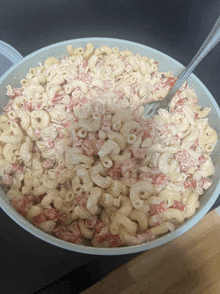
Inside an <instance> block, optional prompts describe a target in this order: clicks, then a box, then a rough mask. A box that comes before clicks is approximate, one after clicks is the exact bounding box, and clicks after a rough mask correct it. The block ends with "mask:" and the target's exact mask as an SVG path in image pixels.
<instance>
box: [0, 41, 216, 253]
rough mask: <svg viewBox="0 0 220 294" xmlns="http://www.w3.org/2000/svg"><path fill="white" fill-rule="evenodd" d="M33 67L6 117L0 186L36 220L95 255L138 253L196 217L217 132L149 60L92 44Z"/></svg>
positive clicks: (191, 97)
mask: <svg viewBox="0 0 220 294" xmlns="http://www.w3.org/2000/svg"><path fill="white" fill-rule="evenodd" d="M67 52H68V54H69V56H65V57H64V58H62V60H59V59H57V58H55V57H49V58H48V59H46V60H45V62H44V63H43V64H42V63H39V66H37V67H35V68H31V69H30V71H29V73H28V74H27V76H26V78H25V79H22V80H21V82H20V83H21V85H22V87H21V88H12V87H11V86H7V95H8V96H9V97H10V98H11V99H10V100H9V102H8V104H7V105H6V106H5V107H4V113H3V114H2V115H0V183H1V184H2V185H4V189H5V191H6V193H7V196H8V197H9V199H10V200H11V204H12V206H13V207H14V209H15V210H16V211H18V212H19V213H20V214H21V215H22V216H23V217H25V218H26V219H27V220H28V221H29V222H31V223H32V224H33V225H35V226H36V227H38V228H39V229H41V230H43V231H44V232H46V233H48V234H50V235H52V236H55V237H57V238H59V239H61V240H64V241H67V242H71V243H74V244H80V245H86V246H94V247H106V248H108V247H119V246H128V245H129V246H130V245H137V244H142V243H144V242H148V241H151V240H154V239H155V238H158V237H160V236H161V235H163V234H165V233H168V232H169V231H173V230H174V229H175V228H176V227H177V226H179V225H180V224H182V223H183V222H184V221H185V220H187V219H189V218H191V217H192V216H193V215H194V213H195V211H196V209H197V208H198V207H199V196H201V195H202V194H203V193H204V190H207V189H208V188H209V187H210V186H211V185H212V180H211V179H210V178H209V177H210V176H211V175H212V174H213V173H214V171H215V168H214V165H213V162H212V160H211V157H210V154H211V152H212V151H213V149H214V146H215V144H216V141H217V133H216V131H215V130H214V129H212V128H211V127H210V126H209V124H208V118H206V116H207V115H208V114H209V112H210V110H211V109H210V108H207V107H205V108H204V109H201V107H200V106H198V105H197V102H198V98H197V97H196V93H195V91H194V90H193V89H191V88H190V87H189V86H188V84H187V83H186V82H185V83H184V84H183V85H182V87H181V88H180V90H179V91H178V92H177V94H176V95H175V96H174V98H173V99H172V102H171V104H170V111H169V112H168V111H167V110H165V109H160V110H159V112H158V114H156V115H154V117H153V118H148V117H145V116H144V115H143V111H144V107H143V104H147V103H148V102H150V101H154V100H159V99H163V98H164V97H165V96H166V94H167V93H168V92H169V90H170V89H171V88H172V86H173V85H174V83H175V82H176V78H174V77H173V75H172V72H170V71H168V72H159V70H158V63H157V62H155V61H154V59H152V58H147V57H146V56H143V57H141V56H140V55H139V54H136V55H134V54H133V53H132V52H131V51H129V50H124V51H119V49H118V48H116V47H114V48H110V47H108V46H102V47H101V48H99V49H95V48H94V46H93V45H92V44H91V43H89V44H87V46H86V47H85V49H84V48H81V47H80V48H73V47H72V46H71V45H68V46H67Z"/></svg>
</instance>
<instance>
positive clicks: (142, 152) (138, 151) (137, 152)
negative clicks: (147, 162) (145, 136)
mask: <svg viewBox="0 0 220 294" xmlns="http://www.w3.org/2000/svg"><path fill="white" fill-rule="evenodd" d="M131 152H132V155H133V156H134V157H135V158H138V159H144V158H145V157H146V148H141V147H138V148H133V149H132V150H131Z"/></svg>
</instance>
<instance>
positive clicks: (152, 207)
mask: <svg viewBox="0 0 220 294" xmlns="http://www.w3.org/2000/svg"><path fill="white" fill-rule="evenodd" d="M149 214H150V216H153V215H156V214H157V205H155V204H153V205H150V211H149Z"/></svg>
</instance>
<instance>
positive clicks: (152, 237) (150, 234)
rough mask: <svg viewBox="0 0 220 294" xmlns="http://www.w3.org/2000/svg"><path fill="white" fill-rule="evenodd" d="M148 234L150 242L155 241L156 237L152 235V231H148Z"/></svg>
mask: <svg viewBox="0 0 220 294" xmlns="http://www.w3.org/2000/svg"><path fill="white" fill-rule="evenodd" d="M146 233H147V235H148V239H149V241H153V240H155V235H153V234H152V232H151V230H147V231H146Z"/></svg>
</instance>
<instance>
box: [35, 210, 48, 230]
mask: <svg viewBox="0 0 220 294" xmlns="http://www.w3.org/2000/svg"><path fill="white" fill-rule="evenodd" d="M32 221H33V222H34V225H35V226H36V227H38V226H39V225H40V223H43V222H46V221H47V218H46V216H45V214H44V213H43V212H41V213H39V214H37V215H35V216H34V217H32Z"/></svg>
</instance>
